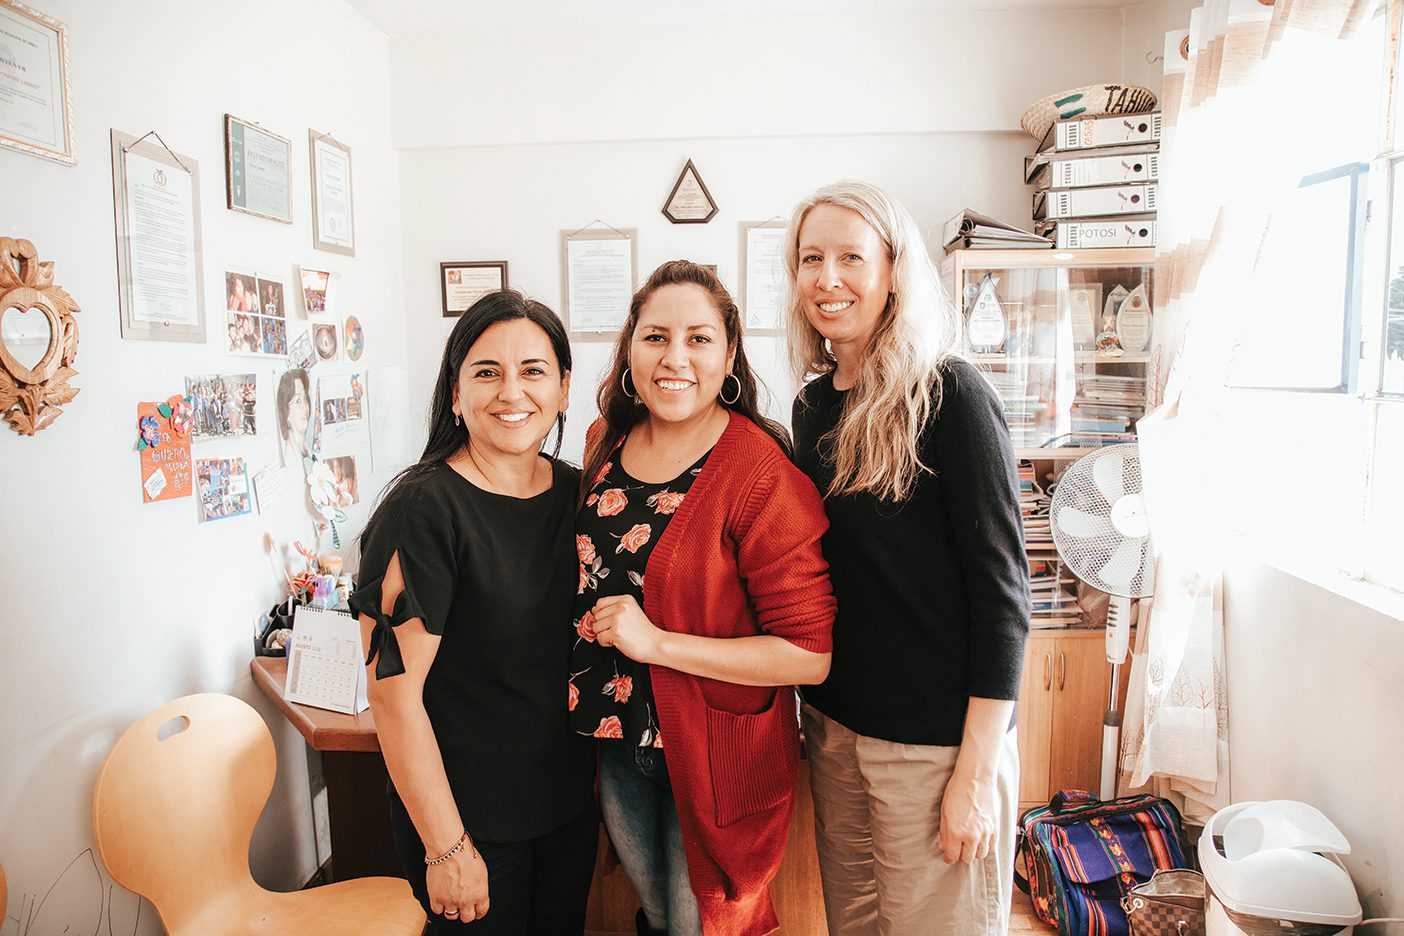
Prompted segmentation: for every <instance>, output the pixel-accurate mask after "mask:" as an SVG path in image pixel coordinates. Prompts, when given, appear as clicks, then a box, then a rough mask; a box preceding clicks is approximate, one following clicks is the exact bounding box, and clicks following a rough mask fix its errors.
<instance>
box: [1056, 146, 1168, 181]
mask: <svg viewBox="0 0 1404 936" xmlns="http://www.w3.org/2000/svg"><path fill="white" fill-rule="evenodd" d="M1117 149H1141V150H1143V151H1142V152H1137V153H1126V154H1125V155H1115V156H1113V155H1095V156H1094V155H1092V154H1091V153H1089V154H1087V155H1086V156H1059V157H1058V158H1056V159H1052V160H1050V161H1049V162H1047V163H1045V164H1044V165H1043V166H1040V167H1038V168H1037V169H1035V170H1034V172H1033V178H1032V179H1030V182H1031V183H1032V184H1033V186H1034V188H1035V189H1037V190H1038V191H1043V190H1045V189H1050V188H1054V189H1068V188H1087V187H1088V186H1093V185H1125V184H1127V183H1131V182H1158V181H1159V180H1160V154H1159V153H1158V152H1155V150H1154V149H1151V148H1142V147H1117ZM1144 149H1150V152H1145V151H1144Z"/></svg>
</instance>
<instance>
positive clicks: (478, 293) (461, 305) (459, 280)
mask: <svg viewBox="0 0 1404 936" xmlns="http://www.w3.org/2000/svg"><path fill="white" fill-rule="evenodd" d="M439 287H440V289H441V290H442V291H443V296H444V316H445V317H447V318H456V317H457V316H460V315H462V314H463V313H464V312H467V311H468V308H469V307H470V306H471V305H472V304H473V303H475V302H477V301H478V300H479V299H481V298H482V297H483V296H485V295H486V294H488V293H490V292H496V291H497V290H499V289H506V288H507V261H506V260H460V261H449V262H445V263H440V264H439Z"/></svg>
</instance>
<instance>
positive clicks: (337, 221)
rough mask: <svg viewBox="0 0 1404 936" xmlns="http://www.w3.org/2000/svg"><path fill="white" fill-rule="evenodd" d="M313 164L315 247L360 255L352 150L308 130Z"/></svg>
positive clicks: (313, 239)
mask: <svg viewBox="0 0 1404 936" xmlns="http://www.w3.org/2000/svg"><path fill="white" fill-rule="evenodd" d="M307 151H308V153H309V154H310V158H309V160H308V162H310V163H311V165H312V246H313V247H314V248H316V249H317V250H329V251H331V252H332V253H339V254H345V255H346V256H348V257H354V256H356V238H355V227H356V226H355V223H354V218H353V212H352V209H351V147H349V146H345V145H343V144H341V143H338V142H337V141H336V140H334V139H332V138H331V137H330V136H328V135H327V134H325V133H318V132H317V131H316V130H308V131H307Z"/></svg>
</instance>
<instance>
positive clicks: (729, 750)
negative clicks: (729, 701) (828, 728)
mask: <svg viewBox="0 0 1404 936" xmlns="http://www.w3.org/2000/svg"><path fill="white" fill-rule="evenodd" d="M794 698H795V692H794V689H792V688H790V687H788V686H784V687H781V688H779V689H777V690H775V696H774V698H773V699H772V700H771V703H770V706H769V707H768V708H767V709H766V710H765V711H763V712H759V713H757V714H754V715H738V714H737V713H735V712H727V711H724V710H722V709H715V708H712V707H711V706H710V705H708V706H706V708H707V763H708V767H709V769H710V771H711V775H712V798H713V800H714V805H715V807H716V822H717V827H718V828H722V829H724V828H726V827H727V826H730V825H734V824H735V823H737V822H740V821H741V820H742V819H745V818H746V817H747V816H753V815H755V814H756V813H758V812H762V811H764V810H767V809H771V808H773V807H775V806H778V805H779V804H781V803H783V802H784V801H785V800H786V799H788V798H789V797H790V796H792V795H793V793H794V790H795V783H796V781H797V779H798V774H799V731H798V728H797V727H796V722H795V702H794Z"/></svg>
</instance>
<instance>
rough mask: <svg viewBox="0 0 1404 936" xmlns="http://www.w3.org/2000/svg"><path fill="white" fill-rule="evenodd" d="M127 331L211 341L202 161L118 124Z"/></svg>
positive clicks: (120, 280)
mask: <svg viewBox="0 0 1404 936" xmlns="http://www.w3.org/2000/svg"><path fill="white" fill-rule="evenodd" d="M112 198H113V202H114V204H115V205H116V208H117V299H118V305H119V306H120V307H121V311H122V337H123V338H145V339H152V340H156V341H194V342H198V343H201V344H203V343H204V342H205V304H204V295H205V289H204V276H203V273H202V270H203V269H204V263H203V261H202V258H201V256H200V164H199V163H197V162H196V161H195V160H193V159H191V158H190V157H189V156H183V155H180V154H177V153H175V152H173V151H171V150H169V149H167V148H166V147H165V145H164V144H158V143H157V142H156V141H154V140H152V139H151V134H147V135H146V136H144V137H141V138H140V139H138V138H137V137H134V136H132V135H130V134H126V133H121V132H119V131H117V130H113V131H112Z"/></svg>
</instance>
